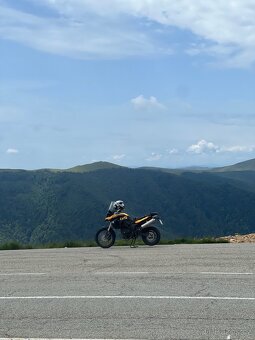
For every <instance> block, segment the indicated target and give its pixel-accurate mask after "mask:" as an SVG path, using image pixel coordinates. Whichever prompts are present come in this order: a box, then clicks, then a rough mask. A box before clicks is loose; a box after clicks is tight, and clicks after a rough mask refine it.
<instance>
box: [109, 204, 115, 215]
mask: <svg viewBox="0 0 255 340" xmlns="http://www.w3.org/2000/svg"><path fill="white" fill-rule="evenodd" d="M114 203H115V201H111V203H110V205H109V208H108V211H110V212H112V213H114V211H115V209H114Z"/></svg>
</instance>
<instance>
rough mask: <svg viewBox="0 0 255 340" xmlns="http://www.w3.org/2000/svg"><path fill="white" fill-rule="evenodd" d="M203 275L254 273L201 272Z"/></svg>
mask: <svg viewBox="0 0 255 340" xmlns="http://www.w3.org/2000/svg"><path fill="white" fill-rule="evenodd" d="M201 274H205V275H254V273H229V272H201Z"/></svg>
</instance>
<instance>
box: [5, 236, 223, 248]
mask: <svg viewBox="0 0 255 340" xmlns="http://www.w3.org/2000/svg"><path fill="white" fill-rule="evenodd" d="M228 242H229V241H228V240H226V239H218V238H212V237H206V238H180V239H175V240H161V241H160V244H162V245H173V244H205V243H228ZM129 245H130V241H125V240H117V241H116V242H115V244H114V246H129ZM136 245H144V243H143V242H142V241H141V240H137V242H136ZM96 246H97V244H96V243H95V242H94V241H84V242H82V241H67V242H60V243H55V242H54V243H48V244H43V245H40V244H36V245H31V244H27V245H26V244H21V243H19V242H16V241H12V242H7V243H3V244H0V250H19V249H50V248H79V247H96Z"/></svg>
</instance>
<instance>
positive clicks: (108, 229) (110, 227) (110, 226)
mask: <svg viewBox="0 0 255 340" xmlns="http://www.w3.org/2000/svg"><path fill="white" fill-rule="evenodd" d="M111 229H112V223H111V222H110V224H109V227H108V228H107V231H110V230H111Z"/></svg>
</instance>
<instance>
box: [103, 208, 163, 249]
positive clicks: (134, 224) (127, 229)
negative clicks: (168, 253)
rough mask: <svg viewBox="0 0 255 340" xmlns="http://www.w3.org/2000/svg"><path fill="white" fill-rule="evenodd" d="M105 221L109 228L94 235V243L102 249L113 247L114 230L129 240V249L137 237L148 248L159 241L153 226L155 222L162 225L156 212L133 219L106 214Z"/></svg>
mask: <svg viewBox="0 0 255 340" xmlns="http://www.w3.org/2000/svg"><path fill="white" fill-rule="evenodd" d="M109 211H110V210H109ZM105 221H106V222H109V226H108V227H104V228H102V229H100V230H98V232H97V233H96V243H97V244H98V245H99V246H100V247H102V248H110V247H111V246H112V245H114V242H115V239H116V233H115V231H114V229H117V230H119V231H120V233H121V236H122V238H123V239H125V240H131V245H130V246H131V247H134V245H135V241H136V239H137V237H139V236H141V238H142V240H143V242H144V243H145V244H146V245H149V246H154V245H156V244H158V243H159V241H160V231H159V230H158V228H156V227H155V226H154V224H155V223H157V222H159V223H160V224H163V222H162V221H161V219H160V217H159V215H158V213H156V212H154V213H150V214H149V215H146V216H143V217H140V218H134V219H132V218H131V217H130V216H129V215H128V214H126V213H123V212H121V213H109V212H108V214H107V216H106V218H105Z"/></svg>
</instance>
